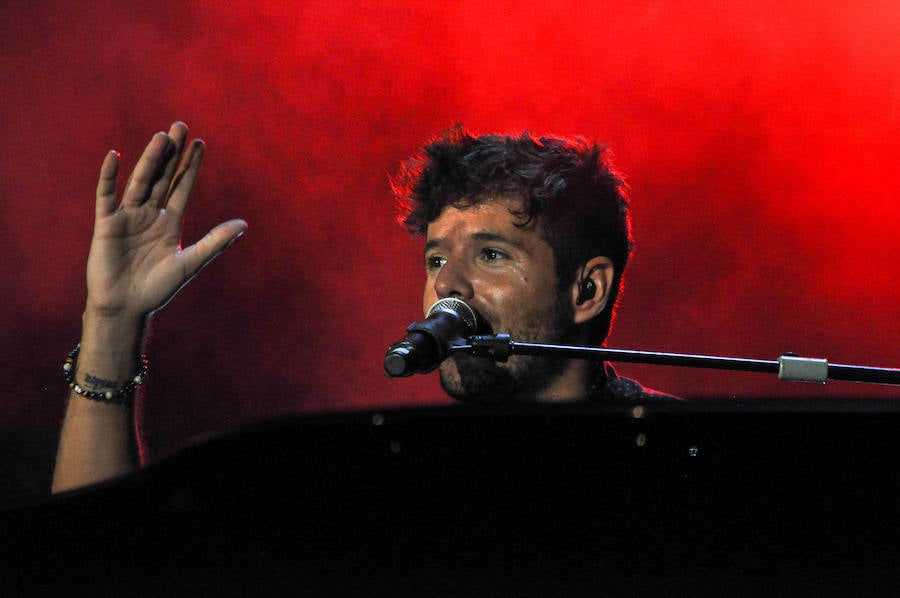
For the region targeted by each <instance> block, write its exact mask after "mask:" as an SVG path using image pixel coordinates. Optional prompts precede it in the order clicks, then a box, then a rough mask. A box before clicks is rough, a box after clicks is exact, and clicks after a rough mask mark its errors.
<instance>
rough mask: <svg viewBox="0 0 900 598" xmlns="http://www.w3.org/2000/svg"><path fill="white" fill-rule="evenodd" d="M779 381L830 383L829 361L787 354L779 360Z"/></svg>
mask: <svg viewBox="0 0 900 598" xmlns="http://www.w3.org/2000/svg"><path fill="white" fill-rule="evenodd" d="M778 379H779V380H789V381H791V382H815V383H819V384H825V383H826V382H827V381H828V360H827V359H815V358H812V357H800V356H798V355H796V354H794V353H785V354H784V355H782V356H781V357H779V358H778Z"/></svg>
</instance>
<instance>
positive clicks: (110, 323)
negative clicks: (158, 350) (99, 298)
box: [77, 308, 149, 382]
mask: <svg viewBox="0 0 900 598" xmlns="http://www.w3.org/2000/svg"><path fill="white" fill-rule="evenodd" d="M81 322H82V332H81V343H80V344H81V352H80V355H79V358H78V368H77V370H78V378H77V379H78V380H82V381H83V380H84V377H86V376H96V377H101V378H103V379H106V380H113V381H118V382H125V381H127V380H129V379H131V378H132V377H133V376H134V375H135V372H134V369H135V363H136V362H137V359H138V357H139V356H140V354H141V352H142V349H143V344H144V339H145V337H146V333H147V327H148V323H149V318H148V317H146V316H133V315H125V314H108V313H103V312H99V311H97V310H92V309H91V308H86V309H85V311H84V314H83V315H82V318H81Z"/></svg>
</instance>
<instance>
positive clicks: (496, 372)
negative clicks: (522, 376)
mask: <svg viewBox="0 0 900 598" xmlns="http://www.w3.org/2000/svg"><path fill="white" fill-rule="evenodd" d="M440 375H441V387H443V389H444V392H446V393H447V394H448V395H450V397H451V398H453V399H455V400H457V401H460V402H463V403H481V404H497V403H507V402H512V401H513V400H515V397H516V396H517V395H518V394H519V393H517V392H516V383H515V380H514V378H513V376H512V374H511V373H510V371H509V369H508V368H507V367H504V366H500V365H498V364H497V363H496V362H494V361H491V360H489V359H485V358H484V357H475V356H472V355H455V356H453V357H451V358H449V359H447V360H445V361H444V363H442V364H441V368H440Z"/></svg>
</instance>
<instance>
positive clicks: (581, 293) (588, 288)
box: [575, 278, 597, 305]
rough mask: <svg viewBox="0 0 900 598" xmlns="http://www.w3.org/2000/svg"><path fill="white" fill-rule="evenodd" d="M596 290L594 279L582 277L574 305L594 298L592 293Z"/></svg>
mask: <svg viewBox="0 0 900 598" xmlns="http://www.w3.org/2000/svg"><path fill="white" fill-rule="evenodd" d="M596 292H597V285H595V284H594V281H593V280H591V279H590V278H586V279H584V281H583V282H582V283H581V288H579V289H578V297H576V298H575V305H581V304H582V303H584V302H585V301H587V300H588V299H593V298H594V293H596Z"/></svg>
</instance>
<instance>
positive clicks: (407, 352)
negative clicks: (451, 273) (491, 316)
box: [384, 297, 481, 378]
mask: <svg viewBox="0 0 900 598" xmlns="http://www.w3.org/2000/svg"><path fill="white" fill-rule="evenodd" d="M480 320H481V318H479V315H478V312H476V311H475V310H474V309H473V308H472V307H471V306H470V305H469V304H468V303H466V302H465V301H463V300H462V299H457V298H455V297H446V298H444V299H440V300H438V301H437V302H435V304H434V305H432V306H431V307H430V308H428V313H426V314H425V319H424V320H423V321H421V322H413V323H412V324H410V325H409V326H407V328H406V331H407V332H408V333H409V334H407V336H406V338H405V339H403V340H402V341H399V342H397V343H394V344H393V345H391V346H390V347H388V350H387V354H386V355H385V356H384V371H385V372H387V374H388V376H390V377H392V378H397V377H400V376H412V375H413V374H427V373H428V372H430V371H431V370H433V369H434V368H436V367H437V366H438V365H439V364H440V363H441V362H442V361H444V360H445V359H446V358H447V355H448V354H449V351H448V349H449V348H450V347H452V346H455V345H461V344H463V343H464V342H465V341H464V339H465V337H467V336H471V335H472V334H474V333H475V332H476V331H477V330H478V327H479V325H480V324H481V321H480Z"/></svg>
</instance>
